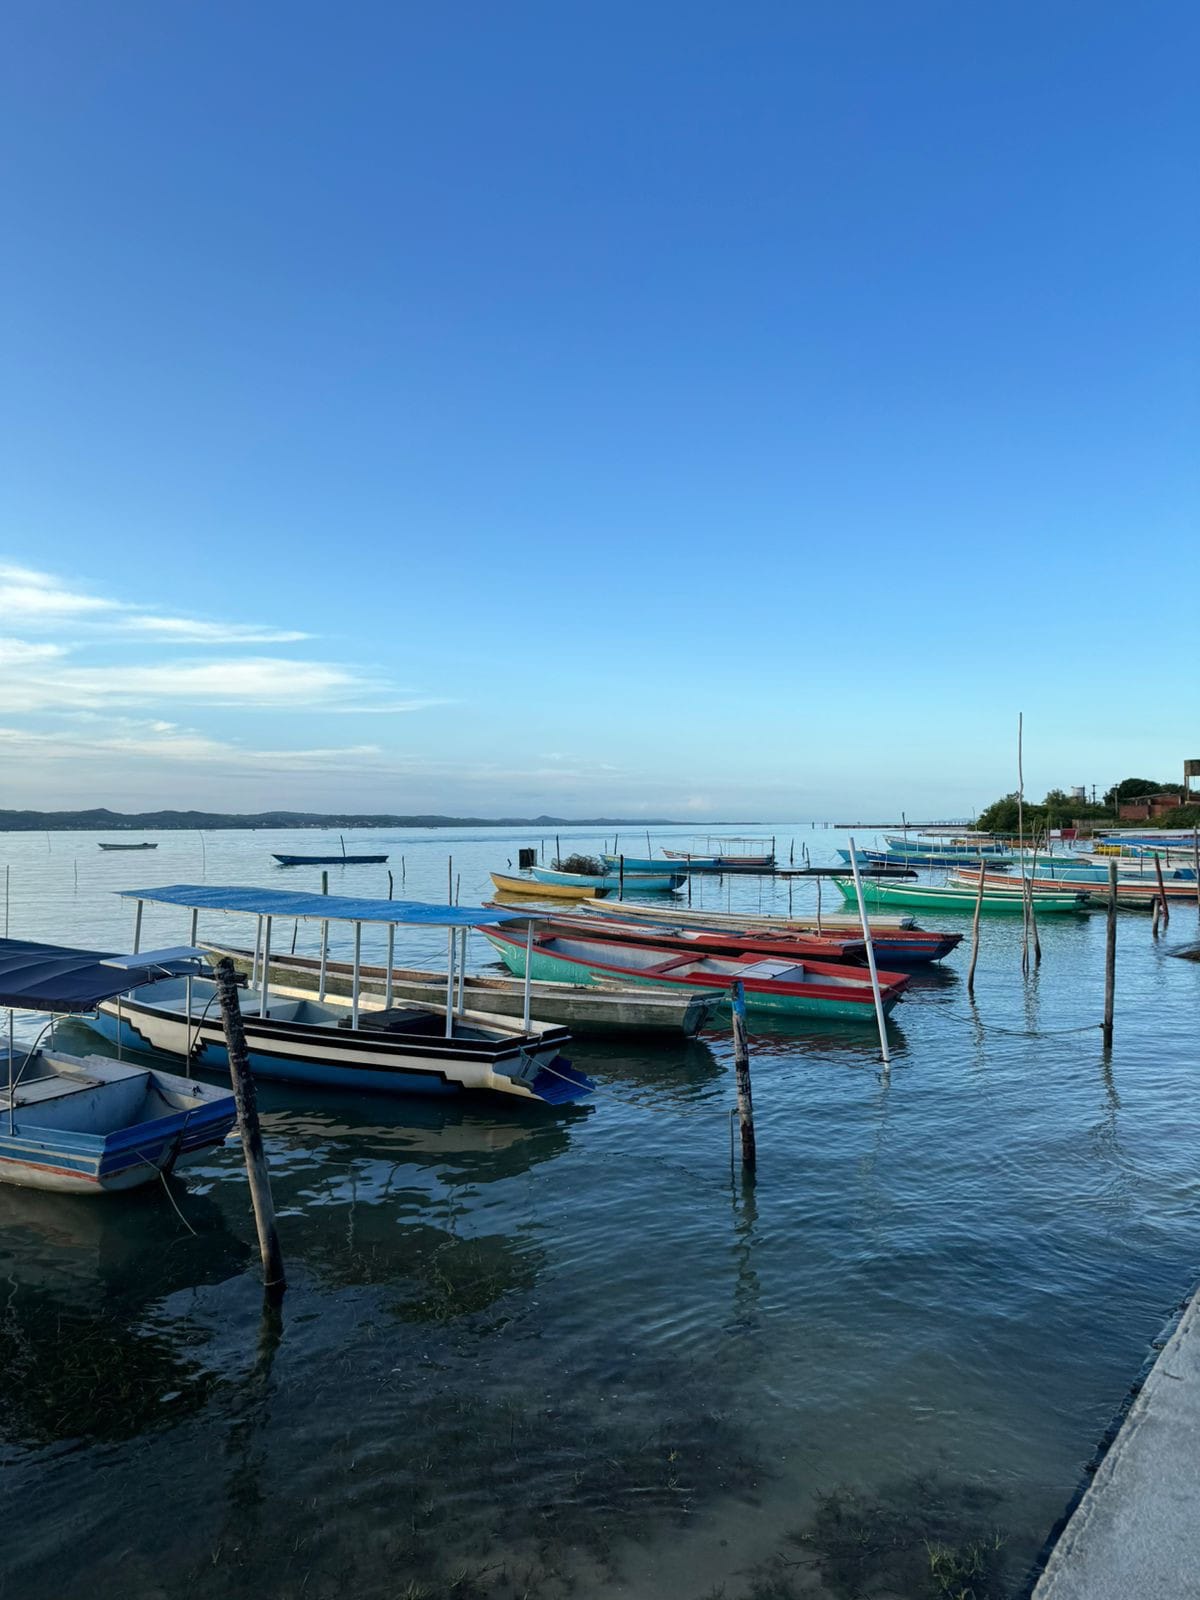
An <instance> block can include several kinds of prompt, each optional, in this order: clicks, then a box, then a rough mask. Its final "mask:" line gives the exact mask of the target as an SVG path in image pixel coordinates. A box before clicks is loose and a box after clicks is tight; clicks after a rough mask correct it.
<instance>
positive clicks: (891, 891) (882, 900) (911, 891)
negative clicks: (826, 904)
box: [833, 878, 1089, 916]
mask: <svg viewBox="0 0 1200 1600" xmlns="http://www.w3.org/2000/svg"><path fill="white" fill-rule="evenodd" d="M833 881H834V883H835V884H837V886H838V889H839V890H840V891H841V894H842V898H843V899H844V900H846V901H848V902H849V903H850V904H851V905H857V904H858V891H857V890H856V888H855V886H854V880H853V878H835V879H834V880H833ZM862 888H863V899H864V900H865V901H866V903H867V905H868V906H871V907H874V906H911V907H921V908H927V909H933V910H938V911H974V909H975V898H976V891H975V890H974V889H967V888H958V887H955V886H953V885H950V886H942V885H940V884H901V883H886V882H880V881H879V880H878V879H874V878H864V879H863V886H862ZM1036 903H1037V912H1038V915H1039V916H1043V915H1051V916H1059V915H1066V914H1068V913H1072V912H1086V911H1087V910H1088V909H1089V896H1088V895H1087V894H1083V893H1075V892H1067V889H1066V887H1065V886H1064V885H1062V884H1058V885H1054V886H1052V889H1051V891H1050V892H1049V893H1045V894H1039V895H1038V896H1037V902H1036ZM1023 904H1024V897H1023V895H1022V892H1021V888H1020V885H1019V884H1015V885H1014V888H1013V891H1012V892H1011V893H1008V892H1004V891H1001V890H991V891H989V890H988V889H987V888H986V887H985V889H984V894H983V901H982V908H983V910H984V911H1009V912H1014V911H1015V912H1017V913H1020V911H1021V909H1022V906H1023Z"/></svg>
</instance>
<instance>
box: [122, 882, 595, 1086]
mask: <svg viewBox="0 0 1200 1600" xmlns="http://www.w3.org/2000/svg"><path fill="white" fill-rule="evenodd" d="M124 897H125V898H127V899H132V900H134V901H135V902H136V903H137V906H138V912H137V921H136V923H135V926H140V922H141V906H142V904H143V903H144V902H147V901H148V902H151V903H158V904H162V905H174V906H181V907H184V908H186V909H188V910H190V911H191V914H192V916H191V927H192V934H193V942H194V940H195V931H196V919H197V917H198V914H199V912H200V911H202V910H204V911H222V912H231V913H242V914H245V915H250V916H253V917H255V918H256V919H257V924H258V927H257V935H256V939H255V951H256V954H257V959H256V962H255V971H256V976H255V978H252V981H251V983H250V985H249V986H248V988H247V990H246V991H245V995H244V999H243V1006H242V1016H243V1025H244V1028H245V1033H246V1043H247V1047H248V1051H249V1059H250V1065H251V1067H252V1068H253V1070H254V1071H255V1073H256V1074H257V1075H258V1076H259V1077H260V1078H264V1079H266V1078H274V1079H278V1080H280V1081H282V1082H285V1083H299V1084H316V1085H320V1086H322V1087H328V1088H338V1089H367V1090H372V1091H377V1092H380V1093H384V1094H435V1095H441V1094H455V1093H461V1092H464V1091H471V1092H478V1091H487V1092H490V1093H493V1094H499V1095H503V1096H511V1097H514V1098H517V1099H524V1100H530V1099H532V1100H542V1101H545V1102H547V1103H549V1104H553V1105H558V1104H561V1103H563V1102H565V1101H569V1100H575V1099H578V1098H580V1097H581V1096H582V1095H585V1094H588V1093H590V1092H591V1089H592V1087H593V1085H592V1083H591V1080H590V1079H588V1078H587V1077H585V1076H584V1075H583V1074H582V1073H580V1072H578V1071H576V1070H575V1069H574V1068H573V1067H572V1066H571V1064H570V1062H569V1061H567V1060H566V1059H565V1057H563V1056H562V1055H561V1054H560V1051H561V1049H562V1047H563V1046H564V1045H565V1044H566V1043H567V1042H568V1040H569V1038H570V1035H569V1034H568V1032H567V1030H566V1029H564V1028H558V1027H555V1026H553V1025H550V1024H542V1023H538V1022H534V1021H533V1020H532V1017H531V1014H530V1008H529V1000H528V997H524V999H525V1004H524V1006H523V1013H522V1020H521V1024H520V1026H519V1028H516V1029H514V1028H513V1027H512V1026H511V1025H510V1023H509V1022H508V1019H507V1018H502V1017H496V1016H489V1015H485V1014H481V1013H478V1012H467V1010H466V1008H465V1004H464V1001H463V991H462V983H461V978H462V970H461V968H459V969H458V970H457V971H456V957H457V944H458V940H459V937H460V936H461V938H462V939H463V940H464V941H465V938H466V934H467V930H468V929H470V928H471V927H472V926H474V925H475V924H476V923H478V922H479V921H480V920H481V919H482V920H483V922H484V923H485V924H487V925H489V926H491V925H499V926H503V925H504V924H507V923H511V922H513V921H514V920H516V921H519V922H521V923H522V924H524V923H527V922H528V920H529V919H528V917H527V916H526V915H525V914H524V913H513V912H508V911H499V910H487V909H485V908H483V907H477V906H431V905H424V904H421V903H420V902H417V901H399V900H371V899H353V898H349V897H345V896H341V895H322V894H294V893H289V892H288V891H286V890H279V889H247V888H240V887H209V886H207V885H199V884H174V885H170V886H168V887H165V888H158V889H133V890H127V891H124ZM280 918H287V919H289V920H291V919H296V920H297V921H309V922H316V923H318V924H320V926H321V940H322V961H323V962H326V961H327V960H328V935H329V925H330V923H331V922H334V923H338V922H341V923H349V924H351V925H352V927H353V930H354V953H355V959H354V962H353V966H352V980H351V993H350V998H349V1002H348V1003H343V1002H338V1001H334V1000H331V999H329V998H328V997H327V998H326V999H324V1000H321V999H310V998H308V997H306V996H303V995H301V996H294V995H279V994H276V995H275V996H272V993H271V978H270V974H271V928H272V923H273V922H274V921H275V920H276V919H280ZM364 926H366V927H368V928H375V929H377V930H380V931H384V930H386V931H387V935H388V947H389V948H388V955H389V960H388V962H387V967H388V968H390V967H391V965H392V962H391V959H390V958H391V954H392V946H393V942H394V934H395V930H396V928H397V927H404V926H408V927H413V926H416V927H423V928H425V929H429V928H444V929H445V930H446V943H447V969H446V980H445V982H446V990H445V1004H444V1006H443V1007H441V1008H439V1010H437V1011H435V1010H433V1009H431V1008H430V1007H427V1006H420V1005H415V1004H412V1003H409V1004H405V1005H397V1004H395V998H396V997H395V995H394V993H393V992H392V990H391V986H390V985H388V983H387V979H386V975H385V980H384V982H385V987H384V996H383V1002H382V1004H377V1003H376V1002H375V1001H374V1000H373V999H372V1001H371V1003H369V1004H364V1001H363V995H362V986H361V973H362V962H361V944H362V930H363V927H364ZM135 942H136V940H135ZM214 988H215V986H214V985H213V984H212V983H211V982H209V981H207V980H203V979H191V978H188V979H186V980H185V979H177V980H176V981H175V982H174V983H171V982H169V981H168V982H167V983H165V984H164V985H162V986H161V987H160V988H158V989H157V990H154V991H152V992H145V991H143V990H142V989H140V988H136V989H132V990H131V992H130V993H128V994H124V995H118V996H117V997H116V998H115V999H112V1000H106V1001H104V1002H103V1003H102V1004H101V1006H100V1008H99V1011H98V1013H97V1016H96V1018H95V1020H94V1021H92V1023H91V1026H93V1027H95V1028H97V1029H98V1030H99V1031H100V1032H102V1033H103V1034H104V1035H105V1036H106V1037H108V1038H110V1039H114V1040H116V1041H117V1042H118V1043H119V1044H120V1045H121V1046H122V1047H126V1046H128V1047H130V1048H134V1049H143V1050H145V1049H152V1050H159V1051H162V1052H164V1053H165V1054H168V1055H175V1056H179V1057H181V1058H182V1059H184V1060H186V1061H189V1062H190V1061H194V1062H195V1063H196V1064H198V1065H199V1066H202V1067H205V1068H207V1069H223V1068H224V1067H225V1066H227V1064H228V1057H227V1054H226V1048H225V1035H224V1029H223V1027H222V1024H221V1018H220V1014H219V1012H215V1008H214V1000H215V993H214Z"/></svg>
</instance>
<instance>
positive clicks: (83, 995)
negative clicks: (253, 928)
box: [0, 939, 201, 1012]
mask: <svg viewBox="0 0 1200 1600" xmlns="http://www.w3.org/2000/svg"><path fill="white" fill-rule="evenodd" d="M114 958H119V959H122V960H124V961H126V962H128V961H129V960H133V961H135V962H136V957H118V953H117V952H114V951H108V950H72V949H69V948H68V947H67V946H66V945H61V944H33V943H32V942H31V941H30V940H28V939H0V1006H2V1007H3V1008H4V1009H5V1010H8V1009H10V1008H11V1009H12V1010H14V1011H57V1012H77V1011H91V1010H93V1009H94V1008H95V1007H96V1006H98V1005H99V1004H100V1002H101V1000H110V999H111V998H112V997H113V995H116V994H125V993H126V991H127V990H129V989H137V988H140V987H141V985H142V984H145V983H157V982H158V980H159V979H160V978H170V977H174V976H175V975H176V974H178V973H180V972H189V971H195V969H196V963H197V961H198V960H200V959H201V952H200V951H196V953H195V956H194V957H192V958H191V959H190V960H188V959H176V960H172V961H165V962H162V963H158V962H154V963H152V964H151V963H148V964H147V965H145V966H137V965H133V966H130V965H124V966H119V967H115V966H106V965H105V964H104V963H105V962H109V961H112V960H113V959H114Z"/></svg>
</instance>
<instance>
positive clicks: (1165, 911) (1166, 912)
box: [1154, 850, 1171, 933]
mask: <svg viewBox="0 0 1200 1600" xmlns="http://www.w3.org/2000/svg"><path fill="white" fill-rule="evenodd" d="M1154 872H1155V876H1156V877H1157V878H1158V898H1159V899H1160V900H1161V901H1162V925H1163V932H1164V933H1165V932H1166V929H1167V924H1168V923H1169V922H1170V920H1171V912H1170V908H1169V907H1168V905H1167V887H1166V884H1164V883H1163V874H1162V857H1161V856H1160V855H1159V853H1158V851H1157V850H1156V851H1155V852H1154Z"/></svg>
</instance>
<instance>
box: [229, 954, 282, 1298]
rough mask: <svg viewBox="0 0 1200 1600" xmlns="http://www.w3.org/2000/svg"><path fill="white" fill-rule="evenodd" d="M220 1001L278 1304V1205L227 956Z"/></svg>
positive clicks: (254, 1200) (264, 1252) (266, 1271)
mask: <svg viewBox="0 0 1200 1600" xmlns="http://www.w3.org/2000/svg"><path fill="white" fill-rule="evenodd" d="M214 970H215V973H216V981H217V998H218V1000H219V1001H220V1003H221V1022H222V1025H223V1026H224V1029H225V1048H226V1050H227V1051H228V1053H229V1077H230V1081H231V1082H232V1084H233V1094H234V1100H235V1102H236V1104H237V1120H238V1132H239V1133H240V1135H241V1139H242V1154H243V1156H244V1157H245V1161H246V1177H247V1179H248V1181H249V1184H250V1203H251V1204H252V1205H253V1207H254V1226H255V1228H256V1229H257V1231H258V1251H259V1255H260V1256H261V1257H262V1268H263V1288H264V1289H265V1290H266V1293H267V1296H268V1298H270V1299H273V1300H278V1299H279V1298H280V1297H281V1296H282V1294H283V1291H284V1290H285V1289H286V1288H287V1280H286V1278H285V1277H284V1272H283V1252H282V1251H281V1250H280V1248H279V1233H278V1231H277V1230H276V1227H275V1205H274V1202H273V1201H272V1199H271V1178H270V1174H269V1172H268V1171H267V1156H266V1151H265V1150H264V1149H263V1141H262V1129H261V1128H260V1127H259V1122H258V1096H257V1094H256V1092H255V1088H254V1074H253V1072H252V1071H251V1070H250V1056H249V1052H248V1051H247V1049H246V1030H245V1028H244V1026H243V1025H242V1008H241V1005H240V1003H239V1001H238V992H237V974H236V973H235V971H234V967H233V962H232V961H231V960H230V959H229V957H228V956H222V957H221V959H220V960H219V961H218V962H217V964H216V967H215V969H214Z"/></svg>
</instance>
